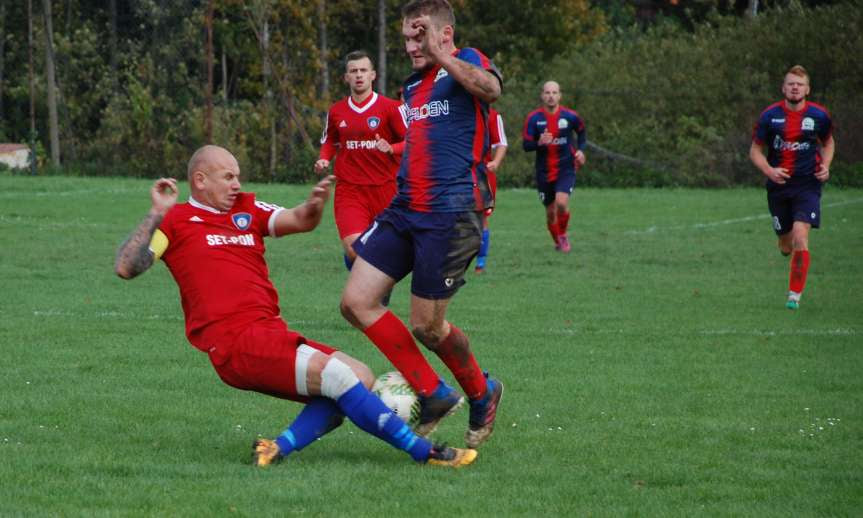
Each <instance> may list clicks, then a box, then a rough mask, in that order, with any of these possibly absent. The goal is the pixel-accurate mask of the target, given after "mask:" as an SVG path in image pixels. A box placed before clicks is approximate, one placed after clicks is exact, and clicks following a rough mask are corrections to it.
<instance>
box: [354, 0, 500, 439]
mask: <svg viewBox="0 0 863 518" xmlns="http://www.w3.org/2000/svg"><path fill="white" fill-rule="evenodd" d="M402 16H403V19H402V34H403V36H404V38H405V50H406V51H407V53H408V56H409V57H410V59H411V64H412V67H413V70H414V73H413V74H412V75H411V76H410V77H408V79H407V80H406V81H405V83H404V89H403V95H404V99H405V106H406V110H407V114H408V130H407V134H406V136H405V142H406V144H405V149H404V154H403V156H402V162H401V166H400V168H399V174H398V193H397V194H396V196H395V198H394V199H393V201H392V203H391V204H390V206H389V207H388V208H387V209H386V210H385V211H384V212H383V213H382V214H381V215H380V216H378V217H377V218H376V219H375V222H374V223H373V224H372V226H371V227H369V229H368V230H366V231H365V232H364V233H363V234H362V235H361V236H360V238H359V239H357V241H355V242H354V248H355V250H356V251H357V255H358V258H357V260H356V262H355V263H354V267H353V269H352V270H351V274H350V276H349V278H348V282H347V284H346V286H345V290H344V293H343V294H342V302H341V309H342V314H343V315H344V316H345V318H346V319H347V320H348V321H349V322H350V323H351V324H352V325H354V326H355V327H357V328H358V329H361V330H362V331H363V332H364V333H365V334H366V336H367V337H368V338H369V339H370V340H371V341H372V342H373V343H374V344H375V345H376V346H377V347H378V349H380V350H381V352H383V354H384V355H385V356H386V357H387V358H388V359H389V360H390V361H391V362H392V363H393V365H395V366H396V368H398V370H399V371H400V372H401V373H402V375H404V377H405V379H406V380H408V382H409V383H410V384H411V386H412V387H413V388H414V389H415V390H416V392H417V393H418V394H419V397H420V405H421V406H420V417H419V423H418V424H417V426H416V427H415V430H416V432H417V433H418V434H420V435H428V434H430V433H431V432H432V431H433V430H434V429H435V427H436V426H437V424H438V422H439V421H440V420H441V419H443V418H444V417H446V416H447V415H449V414H451V413H452V412H453V411H455V410H456V409H457V408H458V407H459V406H460V405H461V404H462V402H463V401H464V398H463V397H462V396H460V395H459V394H458V393H457V391H456V390H455V389H453V388H451V387H450V386H448V385H447V384H446V383H444V381H443V380H442V379H441V378H440V377H439V376H438V374H437V373H436V372H435V370H434V368H432V366H431V364H429V362H428V360H427V359H426V358H425V357H424V356H423V354H422V353H421V352H420V350H419V348H418V347H417V345H416V342H414V339H413V336H411V331H409V330H408V328H407V326H405V324H404V323H403V322H402V321H401V320H399V318H398V317H396V316H395V315H394V314H393V313H392V312H390V311H388V310H387V309H386V308H385V307H384V306H382V305H381V302H380V300H381V297H382V296H383V294H384V293H386V292H387V291H389V290H390V289H392V287H393V286H394V285H395V283H396V282H398V281H400V280H401V279H403V278H404V277H405V276H407V275H408V274H409V273H411V272H413V277H412V281H411V309H410V326H411V329H412V331H413V335H414V336H416V338H417V339H418V340H419V341H420V342H422V343H423V345H425V346H426V347H428V348H429V349H430V350H432V351H434V352H435V354H437V355H438V357H439V358H440V359H441V360H442V361H443V363H444V364H445V365H446V366H447V367H448V368H449V370H450V371H451V372H452V373H453V375H454V376H455V378H456V380H457V381H458V383H459V385H460V386H461V387H462V389H463V390H464V391H465V393H466V394H467V397H468V399H469V401H470V407H471V408H470V417H469V420H468V429H467V431H466V433H465V441H466V443H467V444H468V445H470V446H471V447H476V446H478V445H479V444H480V443H482V442H483V441H485V440H486V439H487V438H488V437H489V436H490V435H491V433H492V430H493V428H494V421H495V416H496V411H497V406H498V402H499V401H500V397H501V394H502V392H503V385H502V384H501V383H500V382H499V381H498V380H496V379H494V378H491V377H488V376H487V375H486V374H484V373H483V371H482V370H481V369H480V367H479V365H478V363H477V361H476V358H475V357H474V355H473V353H472V352H471V349H470V345H469V342H468V338H467V336H465V334H464V333H463V332H462V331H461V330H460V329H459V328H457V327H456V326H455V325H453V324H451V323H450V322H448V321H447V320H446V318H445V316H446V309H447V306H448V304H449V302H450V300H451V299H452V297H453V296H454V295H455V293H456V291H458V289H459V287H461V286H462V285H463V284H464V273H465V270H466V269H467V267H468V265H469V264H470V262H471V260H473V258H474V257H475V256H476V255H477V252H478V250H479V246H480V240H481V228H482V222H481V211H482V210H483V209H484V208H485V207H486V206H487V205H488V203H489V199H488V196H489V191H488V186H487V185H484V182H485V173H484V172H483V168H484V167H485V162H484V160H483V158H484V156H485V153H486V148H487V146H488V130H487V128H486V124H487V122H486V121H487V120H488V105H489V103H491V102H492V101H494V100H495V99H497V97H498V96H499V95H500V90H501V79H500V74H499V72H498V71H497V69H496V68H495V66H494V65H493V64H492V63H491V62H490V61H489V60H488V58H486V57H485V56H484V55H483V54H482V53H481V52H479V51H478V50H476V49H472V48H464V49H460V50H459V49H457V48H456V47H455V43H454V41H453V37H454V32H455V29H454V24H455V17H454V15H453V12H452V7H451V6H450V5H449V3H448V2H447V1H446V0H418V1H413V2H410V3H409V4H407V5H406V6H405V7H404V8H403V9H402Z"/></svg>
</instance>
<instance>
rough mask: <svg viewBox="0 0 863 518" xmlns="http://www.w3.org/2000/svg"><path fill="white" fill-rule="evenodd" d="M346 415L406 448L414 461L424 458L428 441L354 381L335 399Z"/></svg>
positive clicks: (355, 422) (425, 457) (427, 453)
mask: <svg viewBox="0 0 863 518" xmlns="http://www.w3.org/2000/svg"><path fill="white" fill-rule="evenodd" d="M336 403H338V405H339V408H340V409H341V410H342V412H344V414H345V415H346V416H348V419H350V420H351V421H353V422H354V424H355V425H357V426H359V427H360V428H361V429H362V430H364V431H366V432H368V433H370V434H372V435H374V436H375V437H378V438H380V439H383V440H384V441H386V442H388V443H389V444H391V445H392V446H394V447H396V448H398V449H400V450H402V451H405V452H407V453H408V454H409V455H410V456H411V457H413V459H414V460H415V461H417V462H425V461H426V460H428V456H429V452H430V451H431V448H432V445H431V443H430V442H429V441H427V440H426V439H423V438H422V437H420V436H418V435H416V434H415V433H414V432H413V430H411V429H410V427H409V426H408V425H407V424H406V423H405V422H404V421H402V420H401V418H400V417H399V416H397V415H396V414H395V412H393V411H392V410H390V409H389V408H387V406H386V405H384V404H383V402H382V401H381V400H380V399H379V398H378V397H377V396H375V395H374V394H372V393H371V392H369V390H368V389H367V388H366V387H364V386H363V384H362V383H357V384H356V385H354V386H353V387H352V388H351V389H350V390H348V391H347V392H345V393H344V394H342V396H341V397H340V398H339V399H338V400H337V401H336Z"/></svg>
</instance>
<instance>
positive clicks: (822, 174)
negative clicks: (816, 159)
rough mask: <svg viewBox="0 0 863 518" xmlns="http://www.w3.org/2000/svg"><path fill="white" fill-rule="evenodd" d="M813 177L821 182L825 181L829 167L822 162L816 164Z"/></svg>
mask: <svg viewBox="0 0 863 518" xmlns="http://www.w3.org/2000/svg"><path fill="white" fill-rule="evenodd" d="M815 178H817V179H818V181H819V182H821V183H824V182H826V181H827V180H829V179H830V168H829V167H827V166H826V165H824V163H823V162H822V163H820V164H818V168H817V169H816V170H815Z"/></svg>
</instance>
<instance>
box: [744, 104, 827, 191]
mask: <svg viewBox="0 0 863 518" xmlns="http://www.w3.org/2000/svg"><path fill="white" fill-rule="evenodd" d="M804 103H806V104H805V105H804V106H803V109H802V110H800V111H791V110H789V109H788V108H786V106H785V101H779V102H777V103H773V104H771V105H770V106H768V107H767V108H766V109H765V110H764V111H763V112H761V116H760V117H759V118H758V122H757V123H756V124H755V128H754V129H753V130H752V141H753V142H755V143H756V144H758V145H759V146H765V145H766V146H767V163H769V164H770V166H771V167H783V168H785V169H786V170H787V171H788V174H789V175H791V178H790V180H789V182H792V183H798V182H804V181H811V180H812V179H813V178H814V177H815V171H816V169H817V168H818V164H820V163H821V152H820V146H819V143H824V142H825V141H826V140H828V139H829V138H830V135H831V134H832V132H833V122H832V120H831V119H830V113H829V112H828V111H827V108H825V107H823V106H821V105H819V104H815V103H813V102H809V101H804Z"/></svg>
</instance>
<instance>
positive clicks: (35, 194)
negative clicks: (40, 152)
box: [0, 187, 146, 200]
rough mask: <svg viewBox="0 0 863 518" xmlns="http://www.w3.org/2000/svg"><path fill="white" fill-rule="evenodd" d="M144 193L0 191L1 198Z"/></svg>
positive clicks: (121, 190)
mask: <svg viewBox="0 0 863 518" xmlns="http://www.w3.org/2000/svg"><path fill="white" fill-rule="evenodd" d="M133 192H135V193H143V194H146V191H145V190H142V189H140V188H137V189H133V188H131V187H129V188H123V187H114V188H109V189H104V188H101V189H78V190H75V191H7V192H0V199H9V200H11V199H27V198H48V197H58V198H59V197H70V196H89V195H91V194H95V195H98V196H103V195H105V194H127V193H133Z"/></svg>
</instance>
